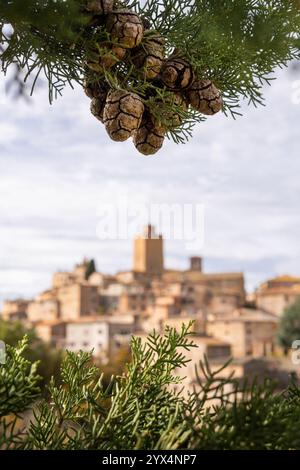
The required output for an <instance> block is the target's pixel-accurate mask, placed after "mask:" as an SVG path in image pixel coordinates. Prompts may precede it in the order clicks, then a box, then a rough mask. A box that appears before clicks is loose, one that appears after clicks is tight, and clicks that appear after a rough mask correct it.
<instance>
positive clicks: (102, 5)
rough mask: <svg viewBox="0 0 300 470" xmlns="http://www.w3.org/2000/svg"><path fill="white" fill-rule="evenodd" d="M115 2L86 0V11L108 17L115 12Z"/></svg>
mask: <svg viewBox="0 0 300 470" xmlns="http://www.w3.org/2000/svg"><path fill="white" fill-rule="evenodd" d="M113 7H114V0H86V7H85V8H86V10H87V11H90V12H91V13H96V14H98V15H107V14H108V13H111V12H112V11H113Z"/></svg>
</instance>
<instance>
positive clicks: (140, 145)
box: [133, 111, 165, 155]
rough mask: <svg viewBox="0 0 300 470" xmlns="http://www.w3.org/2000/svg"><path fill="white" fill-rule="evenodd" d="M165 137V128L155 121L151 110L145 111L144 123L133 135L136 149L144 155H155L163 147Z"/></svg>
mask: <svg viewBox="0 0 300 470" xmlns="http://www.w3.org/2000/svg"><path fill="white" fill-rule="evenodd" d="M164 138H165V130H164V128H163V127H162V126H161V125H160V124H159V123H156V122H155V119H154V117H153V116H151V114H150V113H149V111H147V112H145V113H144V115H143V119H142V123H141V125H140V127H139V128H138V130H137V131H136V132H135V133H134V136H133V143H134V145H135V147H136V149H137V150H138V151H139V152H140V153H142V154H143V155H154V154H155V153H156V152H158V151H159V150H160V149H161V148H162V146H163V143H164Z"/></svg>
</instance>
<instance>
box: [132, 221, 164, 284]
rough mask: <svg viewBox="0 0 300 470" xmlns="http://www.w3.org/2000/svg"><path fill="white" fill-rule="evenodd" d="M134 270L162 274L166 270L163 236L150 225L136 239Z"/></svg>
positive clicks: (148, 273) (149, 273)
mask: <svg viewBox="0 0 300 470" xmlns="http://www.w3.org/2000/svg"><path fill="white" fill-rule="evenodd" d="M133 271H135V272H137V273H143V274H147V275H150V276H151V275H157V276H161V275H162V273H163V271H164V257H163V238H162V235H157V234H156V233H155V229H154V227H152V225H148V226H147V227H146V228H145V231H144V233H143V234H142V235H139V236H137V237H136V239H135V240H134V258H133Z"/></svg>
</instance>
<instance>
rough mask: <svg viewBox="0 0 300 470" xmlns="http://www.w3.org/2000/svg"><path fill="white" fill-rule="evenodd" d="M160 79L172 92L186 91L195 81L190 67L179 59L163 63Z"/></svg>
mask: <svg viewBox="0 0 300 470" xmlns="http://www.w3.org/2000/svg"><path fill="white" fill-rule="evenodd" d="M160 78H161V80H162V82H163V84H164V85H165V86H166V87H167V88H169V89H170V90H173V91H181V90H186V89H188V88H189V87H190V86H191V85H192V83H193V81H194V80H195V74H194V72H193V69H192V66H191V65H190V64H189V63H188V62H187V61H185V60H184V59H181V58H178V59H176V58H174V59H172V58H171V59H168V60H166V61H165V62H164V63H163V66H162V69H161V73H160Z"/></svg>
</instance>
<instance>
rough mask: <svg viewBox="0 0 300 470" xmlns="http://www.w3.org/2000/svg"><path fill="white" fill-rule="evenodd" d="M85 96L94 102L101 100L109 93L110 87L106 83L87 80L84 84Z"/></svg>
mask: <svg viewBox="0 0 300 470" xmlns="http://www.w3.org/2000/svg"><path fill="white" fill-rule="evenodd" d="M83 89H84V92H85V94H86V95H87V96H88V97H89V98H90V99H91V100H92V99H93V98H101V97H103V96H104V95H105V98H106V96H107V93H108V86H107V84H106V83H105V82H96V81H94V82H89V81H88V80H85V82H84V84H83Z"/></svg>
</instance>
